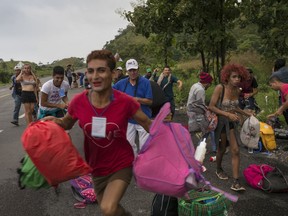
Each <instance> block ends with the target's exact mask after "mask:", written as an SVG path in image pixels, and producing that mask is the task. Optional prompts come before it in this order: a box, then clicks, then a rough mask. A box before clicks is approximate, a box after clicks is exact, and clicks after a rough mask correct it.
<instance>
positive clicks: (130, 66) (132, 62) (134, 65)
mask: <svg viewBox="0 0 288 216" xmlns="http://www.w3.org/2000/svg"><path fill="white" fill-rule="evenodd" d="M138 68H139V66H138V62H137V61H136V60H135V59H129V60H128V61H127V62H126V70H127V71H129V70H131V69H138Z"/></svg>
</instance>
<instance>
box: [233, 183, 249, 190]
mask: <svg viewBox="0 0 288 216" xmlns="http://www.w3.org/2000/svg"><path fill="white" fill-rule="evenodd" d="M231 190H234V191H246V189H245V188H244V187H243V186H242V185H241V184H240V183H239V182H238V181H235V182H234V183H233V184H232V186H231Z"/></svg>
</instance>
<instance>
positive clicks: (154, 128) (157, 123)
mask: <svg viewBox="0 0 288 216" xmlns="http://www.w3.org/2000/svg"><path fill="white" fill-rule="evenodd" d="M170 112H171V110H170V103H169V102H167V103H165V104H164V105H163V106H162V108H161V110H160V112H159V113H158V115H157V116H156V118H155V119H154V121H153V122H152V125H151V127H150V131H149V133H150V135H152V136H153V135H155V134H156V133H157V131H158V129H159V127H160V126H161V124H163V120H164V119H165V118H166V116H167V115H168V114H169V113H170Z"/></svg>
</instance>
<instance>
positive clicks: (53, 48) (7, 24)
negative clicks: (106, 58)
mask: <svg viewBox="0 0 288 216" xmlns="http://www.w3.org/2000/svg"><path fill="white" fill-rule="evenodd" d="M131 2H135V1H133V0H104V1H103V0H0V3H1V7H0V58H2V59H3V60H4V61H9V60H10V59H13V60H15V61H19V60H21V61H31V62H35V63H39V62H41V63H43V64H47V63H52V62H53V61H54V60H61V59H63V58H70V57H79V58H84V59H85V58H86V56H87V55H88V53H89V52H90V51H92V50H95V49H102V48H103V46H104V45H105V44H106V42H107V41H110V40H113V39H114V37H115V36H116V35H117V34H118V30H119V29H124V28H126V26H127V25H128V21H127V20H125V19H124V18H123V17H121V16H120V15H119V14H117V13H116V11H118V10H126V11H131V10H132V6H131Z"/></svg>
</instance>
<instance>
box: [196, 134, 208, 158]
mask: <svg viewBox="0 0 288 216" xmlns="http://www.w3.org/2000/svg"><path fill="white" fill-rule="evenodd" d="M205 154H206V138H204V139H203V141H201V142H200V144H199V145H198V146H197V148H196V151H195V156H194V157H195V159H196V160H198V161H199V162H200V163H203V161H204V158H205Z"/></svg>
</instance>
